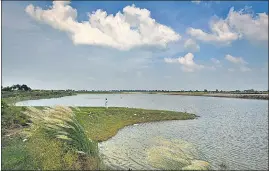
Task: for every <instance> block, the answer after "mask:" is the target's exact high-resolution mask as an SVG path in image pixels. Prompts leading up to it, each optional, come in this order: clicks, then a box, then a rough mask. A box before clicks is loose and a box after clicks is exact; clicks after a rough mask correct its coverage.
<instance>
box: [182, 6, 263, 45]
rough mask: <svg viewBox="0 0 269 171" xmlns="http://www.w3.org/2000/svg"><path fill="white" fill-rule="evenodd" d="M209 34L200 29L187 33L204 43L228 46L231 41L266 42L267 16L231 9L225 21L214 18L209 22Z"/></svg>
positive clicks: (190, 29) (193, 29)
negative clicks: (242, 39) (244, 39)
mask: <svg viewBox="0 0 269 171" xmlns="http://www.w3.org/2000/svg"><path fill="white" fill-rule="evenodd" d="M210 29H211V33H206V32H204V31H203V30H201V29H195V28H188V29H187V33H188V34H189V35H191V36H192V37H195V38H196V39H198V40H201V41H204V42H213V43H220V44H230V43H231V42H232V41H235V40H238V39H241V38H243V37H244V38H247V39H249V40H251V41H265V42H267V41H268V15H267V14H266V13H258V14H257V15H254V14H253V13H251V12H249V10H247V9H246V8H245V9H242V10H240V11H238V12H237V11H234V8H233V7H232V8H231V9H230V11H229V13H228V15H227V17H226V19H222V18H218V17H214V18H213V19H212V20H211V21H210Z"/></svg>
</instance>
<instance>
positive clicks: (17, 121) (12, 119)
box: [1, 101, 29, 129]
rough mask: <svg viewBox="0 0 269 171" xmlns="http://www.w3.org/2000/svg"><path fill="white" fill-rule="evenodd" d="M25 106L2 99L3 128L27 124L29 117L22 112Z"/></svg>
mask: <svg viewBox="0 0 269 171" xmlns="http://www.w3.org/2000/svg"><path fill="white" fill-rule="evenodd" d="M21 110H25V108H24V107H15V106H12V105H8V104H7V103H5V102H4V101H1V125H2V128H3V129H9V128H13V127H16V126H26V125H27V121H28V120H29V119H28V117H27V116H26V115H25V114H23V113H21Z"/></svg>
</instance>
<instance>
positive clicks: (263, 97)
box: [151, 92, 269, 100]
mask: <svg viewBox="0 0 269 171" xmlns="http://www.w3.org/2000/svg"><path fill="white" fill-rule="evenodd" d="M151 94H165V95H181V96H206V97H224V98H241V99H258V100H269V95H268V94H240V93H238V94H232V93H204V92H193V93H188V92H164V93H162V92H156V93H154V92H153V93H151Z"/></svg>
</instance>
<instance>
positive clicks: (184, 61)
mask: <svg viewBox="0 0 269 171" xmlns="http://www.w3.org/2000/svg"><path fill="white" fill-rule="evenodd" d="M193 58H194V55H193V54H192V53H187V54H186V55H185V56H183V57H178V58H164V62H166V63H178V64H181V65H182V68H181V69H182V70H183V71H184V72H194V71H195V70H198V69H202V68H204V66H203V65H198V64H196V63H195V62H194V60H193Z"/></svg>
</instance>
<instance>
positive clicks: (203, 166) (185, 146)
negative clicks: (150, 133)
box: [147, 138, 210, 170]
mask: <svg viewBox="0 0 269 171" xmlns="http://www.w3.org/2000/svg"><path fill="white" fill-rule="evenodd" d="M202 156H203V155H202V154H201V153H199V151H198V150H197V149H196V148H195V146H194V145H192V144H191V143H189V142H187V141H183V140H172V141H169V140H166V139H163V138H158V139H156V140H155V142H153V143H152V147H150V148H149V149H147V160H148V161H149V164H150V165H152V166H153V167H155V168H156V169H161V170H164V169H171V170H208V169H210V165H209V163H208V162H206V161H203V157H202Z"/></svg>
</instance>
